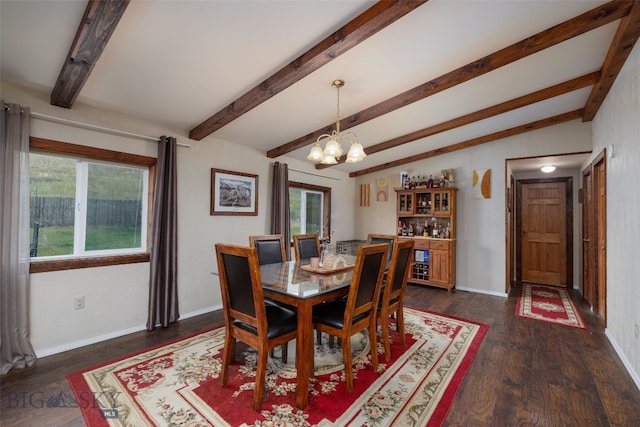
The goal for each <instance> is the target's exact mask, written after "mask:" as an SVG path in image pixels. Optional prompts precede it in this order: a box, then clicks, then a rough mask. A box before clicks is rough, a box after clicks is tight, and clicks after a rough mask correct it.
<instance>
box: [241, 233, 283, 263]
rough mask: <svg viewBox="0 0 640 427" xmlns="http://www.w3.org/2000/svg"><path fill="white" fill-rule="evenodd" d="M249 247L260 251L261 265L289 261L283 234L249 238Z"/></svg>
mask: <svg viewBox="0 0 640 427" xmlns="http://www.w3.org/2000/svg"><path fill="white" fill-rule="evenodd" d="M249 246H254V247H255V248H256V249H257V250H258V262H259V263H260V265H265V264H275V263H278V262H285V261H287V252H286V250H285V244H284V235H282V234H267V235H263V236H249Z"/></svg>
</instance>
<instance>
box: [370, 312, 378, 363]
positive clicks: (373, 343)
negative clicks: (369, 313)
mask: <svg viewBox="0 0 640 427" xmlns="http://www.w3.org/2000/svg"><path fill="white" fill-rule="evenodd" d="M377 325H378V321H377V319H376V318H375V317H373V318H372V319H371V322H369V342H370V347H371V364H372V365H373V370H374V372H377V371H378V342H377V341H376V326H377Z"/></svg>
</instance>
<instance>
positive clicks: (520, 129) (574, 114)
mask: <svg viewBox="0 0 640 427" xmlns="http://www.w3.org/2000/svg"><path fill="white" fill-rule="evenodd" d="M583 113H584V109H583V108H581V109H579V110H574V111H570V112H568V113H563V114H558V115H556V116H552V117H547V118H546V119H542V120H537V121H535V122H531V123H527V124H524V125H521V126H516V127H513V128H510V129H505V130H501V131H498V132H494V133H491V134H488V135H483V136H480V137H477V138H472V139H468V140H466V141H462V142H458V143H456V144H452V145H447V146H445V147H440V148H436V149H435V150H430V151H425V152H424V153H420V154H415V155H413V156H409V157H405V158H403V159H398V160H394V161H391V162H386V163H383V164H380V165H377V166H373V167H370V168H366V169H361V170H359V171H355V172H351V173H350V174H349V176H350V177H351V178H355V177H358V176H361V175H366V174H369V173H373V172H379V171H381V170H385V169H390V168H393V167H396V166H401V165H406V164H408V163H413V162H417V161H418V160H424V159H428V158H430V157H435V156H440V155H442V154H447V153H451V152H453V151H458V150H463V149H465V148H469V147H475V146H476V145H481V144H486V143H487V142H492V141H496V140H498V139H502V138H507V137H510V136H515V135H519V134H522V133H526V132H530V131H532V130H536V129H542V128H545V127H548V126H553V125H557V124H559V123H564V122H568V121H570V120H575V119H579V118H581V117H582V115H583Z"/></svg>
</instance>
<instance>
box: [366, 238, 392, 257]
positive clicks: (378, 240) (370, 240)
mask: <svg viewBox="0 0 640 427" xmlns="http://www.w3.org/2000/svg"><path fill="white" fill-rule="evenodd" d="M397 242H398V236H396V235H395V234H373V233H369V235H367V244H369V245H377V244H380V243H388V244H389V254H388V255H387V261H391V255H392V254H393V249H394V247H395V245H396V243H397Z"/></svg>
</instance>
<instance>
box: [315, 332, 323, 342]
mask: <svg viewBox="0 0 640 427" xmlns="http://www.w3.org/2000/svg"><path fill="white" fill-rule="evenodd" d="M316 342H317V343H318V345H322V332H320V331H319V330H317V329H316Z"/></svg>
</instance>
